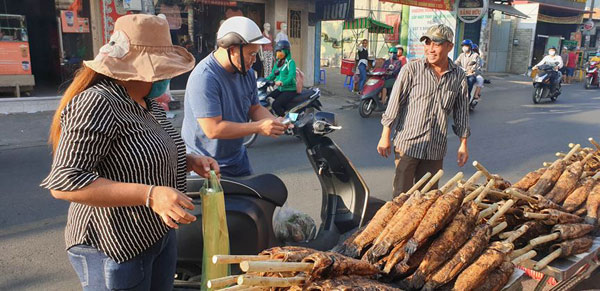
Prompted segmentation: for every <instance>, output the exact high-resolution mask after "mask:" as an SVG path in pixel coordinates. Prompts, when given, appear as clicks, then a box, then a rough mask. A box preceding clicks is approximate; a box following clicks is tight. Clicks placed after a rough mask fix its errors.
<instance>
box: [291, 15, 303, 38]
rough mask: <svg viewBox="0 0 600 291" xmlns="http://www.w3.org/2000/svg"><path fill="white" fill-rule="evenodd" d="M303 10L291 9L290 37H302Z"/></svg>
mask: <svg viewBox="0 0 600 291" xmlns="http://www.w3.org/2000/svg"><path fill="white" fill-rule="evenodd" d="M301 17H302V11H297V10H290V27H289V28H290V37H291V38H300V35H301V33H302V18H301Z"/></svg>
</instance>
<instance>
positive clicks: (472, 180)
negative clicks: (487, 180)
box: [464, 171, 483, 188]
mask: <svg viewBox="0 0 600 291" xmlns="http://www.w3.org/2000/svg"><path fill="white" fill-rule="evenodd" d="M481 176H483V172H481V171H477V172H475V174H473V176H471V177H470V178H469V179H468V180H467V182H465V184H464V185H465V188H468V187H471V186H473V185H475V184H477V180H479V179H481Z"/></svg>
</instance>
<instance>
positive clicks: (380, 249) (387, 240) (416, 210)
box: [368, 190, 441, 263]
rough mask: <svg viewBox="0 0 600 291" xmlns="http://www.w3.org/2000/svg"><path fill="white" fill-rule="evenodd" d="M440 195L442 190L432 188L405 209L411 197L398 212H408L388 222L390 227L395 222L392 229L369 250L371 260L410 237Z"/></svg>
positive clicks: (372, 261) (381, 255)
mask: <svg viewBox="0 0 600 291" xmlns="http://www.w3.org/2000/svg"><path fill="white" fill-rule="evenodd" d="M440 195H441V191H439V190H432V191H430V192H428V193H427V194H425V195H423V196H422V197H420V198H417V199H415V200H414V201H415V202H414V206H413V207H411V208H408V207H407V208H406V210H405V207H404V206H406V205H408V204H409V201H411V199H409V201H407V203H405V204H404V205H403V206H402V208H401V209H400V210H398V212H400V211H406V213H404V214H403V215H401V216H399V217H398V219H397V220H396V221H395V222H390V223H389V224H388V227H389V226H390V225H392V224H393V226H392V229H390V231H389V232H388V233H387V234H385V236H384V237H383V238H382V239H381V240H380V241H379V242H377V241H376V244H374V245H373V247H372V248H371V250H370V252H368V254H369V257H368V260H369V262H371V263H375V262H376V261H377V260H378V259H379V258H381V257H383V256H385V255H386V254H387V253H388V252H389V251H390V249H391V248H392V246H394V245H395V244H396V243H398V242H401V241H403V240H406V239H408V238H409V237H410V236H411V235H412V234H413V233H414V231H415V230H416V228H417V227H418V226H419V223H420V222H421V220H422V219H423V217H424V216H425V214H426V212H427V210H428V209H429V207H431V205H432V204H433V203H434V202H435V201H436V200H437V199H438V198H439V197H440ZM388 227H386V229H388ZM378 240H379V237H378Z"/></svg>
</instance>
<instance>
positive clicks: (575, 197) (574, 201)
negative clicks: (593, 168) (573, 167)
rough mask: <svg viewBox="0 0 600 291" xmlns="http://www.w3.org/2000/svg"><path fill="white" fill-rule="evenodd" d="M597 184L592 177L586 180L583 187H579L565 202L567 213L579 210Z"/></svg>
mask: <svg viewBox="0 0 600 291" xmlns="http://www.w3.org/2000/svg"><path fill="white" fill-rule="evenodd" d="M595 183H596V181H595V180H594V179H592V178H591V177H589V178H585V179H584V180H583V182H582V183H581V185H580V186H579V187H577V189H575V191H573V192H572V193H571V194H569V196H567V199H565V202H563V208H564V209H565V211H567V212H573V211H575V210H577V208H578V207H579V206H580V205H581V204H583V203H584V202H585V201H586V200H587V197H588V195H589V193H590V192H591V191H592V188H593V187H594V184H595Z"/></svg>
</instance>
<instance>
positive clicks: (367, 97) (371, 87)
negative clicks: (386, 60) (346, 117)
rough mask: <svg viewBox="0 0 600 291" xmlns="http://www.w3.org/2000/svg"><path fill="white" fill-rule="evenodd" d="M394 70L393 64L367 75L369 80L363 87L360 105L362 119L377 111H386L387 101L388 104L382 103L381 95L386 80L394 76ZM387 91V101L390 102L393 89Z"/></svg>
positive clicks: (359, 111) (359, 110)
mask: <svg viewBox="0 0 600 291" xmlns="http://www.w3.org/2000/svg"><path fill="white" fill-rule="evenodd" d="M394 69H395V66H394V65H393V64H392V65H390V66H389V67H388V68H377V69H374V70H373V71H371V72H369V73H368V74H367V75H368V76H369V79H368V80H367V82H366V83H365V86H364V87H363V95H362V97H360V104H359V105H358V113H359V114H360V116H361V117H363V118H367V117H369V116H370V115H371V114H372V113H373V112H375V111H377V112H381V111H385V109H386V108H387V101H386V103H383V102H381V98H380V97H381V96H380V95H381V91H382V90H383V88H384V87H385V80H386V79H387V78H388V77H389V76H391V75H392V74H393V72H394ZM387 89H388V90H387V97H388V98H387V100H389V97H390V95H391V92H392V88H387Z"/></svg>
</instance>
